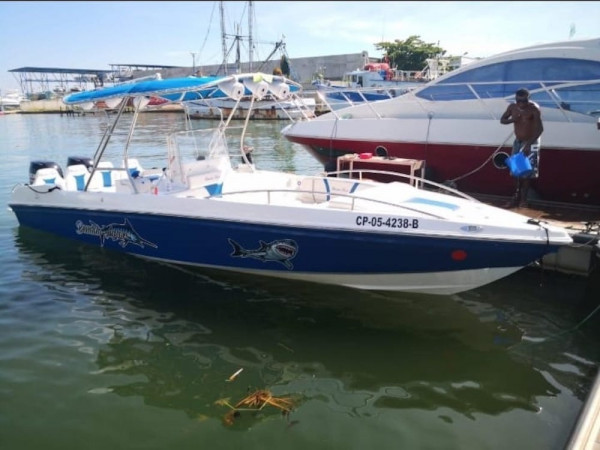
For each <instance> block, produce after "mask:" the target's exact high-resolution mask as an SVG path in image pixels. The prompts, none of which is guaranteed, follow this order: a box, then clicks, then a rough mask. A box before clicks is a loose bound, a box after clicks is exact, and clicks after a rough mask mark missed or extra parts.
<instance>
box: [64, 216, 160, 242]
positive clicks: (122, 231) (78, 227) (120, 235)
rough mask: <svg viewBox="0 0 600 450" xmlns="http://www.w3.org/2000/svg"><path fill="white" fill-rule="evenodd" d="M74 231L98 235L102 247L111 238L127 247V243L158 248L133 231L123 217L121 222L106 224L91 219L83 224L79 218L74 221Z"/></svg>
mask: <svg viewBox="0 0 600 450" xmlns="http://www.w3.org/2000/svg"><path fill="white" fill-rule="evenodd" d="M75 232H76V233H77V234H87V235H89V236H98V237H99V238H100V245H101V246H102V247H104V243H105V242H106V240H111V241H115V242H117V243H118V244H119V245H120V246H121V247H123V248H124V247H127V246H128V245H129V244H132V245H136V246H138V247H141V248H145V247H152V248H158V246H157V245H156V244H155V243H153V242H150V241H148V240H146V239H144V238H142V237H141V236H140V235H139V234H138V233H137V231H135V229H134V228H133V225H131V222H129V220H128V219H125V220H124V221H123V223H110V224H107V225H99V224H97V223H95V222H94V221H92V220H90V223H89V224H85V223H83V222H82V221H81V220H78V221H77V222H75Z"/></svg>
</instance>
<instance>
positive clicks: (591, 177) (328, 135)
mask: <svg viewBox="0 0 600 450" xmlns="http://www.w3.org/2000/svg"><path fill="white" fill-rule="evenodd" d="M323 117H324V116H321V118H323ZM321 118H319V119H321ZM426 125H427V123H426V122H423V121H413V122H411V121H410V120H403V119H388V120H364V119H363V120H352V119H350V120H337V121H336V120H329V121H322V122H319V121H318V120H315V121H311V122H305V123H298V124H294V125H293V126H292V127H290V128H288V129H285V130H284V131H283V134H284V136H285V137H286V138H287V139H288V140H290V141H291V142H295V143H298V144H302V145H303V146H304V147H306V149H307V150H308V151H309V152H310V153H311V154H312V155H313V156H314V157H315V158H316V159H318V160H319V161H320V162H321V163H322V164H323V165H324V166H325V167H326V168H327V169H329V170H332V169H333V168H334V167H335V163H336V160H337V158H338V157H339V156H342V155H344V154H348V153H367V152H368V153H373V154H375V153H376V151H375V149H376V148H377V147H379V146H382V147H384V148H385V149H386V150H387V153H388V155H389V156H392V157H400V158H409V159H418V160H424V161H426V177H427V178H428V179H430V180H432V181H435V182H438V183H447V182H451V183H454V185H455V186H456V188H457V189H458V190H461V191H463V192H469V193H479V194H490V195H500V196H510V195H512V194H514V191H515V178H513V177H512V176H511V175H510V173H509V171H508V168H507V167H506V165H505V164H503V161H504V160H503V159H498V160H496V158H497V157H498V155H500V154H503V155H504V156H507V155H510V154H511V151H512V137H511V138H510V139H507V137H506V133H507V131H510V129H507V128H500V126H499V125H498V124H497V123H493V122H491V121H489V120H488V121H486V120H479V121H472V128H471V131H470V132H469V133H466V132H465V133H461V132H460V129H461V127H463V128H464V123H460V121H459V120H456V121H451V120H447V121H446V122H445V123H444V124H442V125H439V126H438V129H437V130H436V128H434V127H435V124H432V125H431V127H430V128H428V129H427V128H426ZM553 125H554V127H553V128H551V126H553ZM561 125H562V126H561ZM592 125H593V124H592ZM592 125H590V124H588V123H582V124H573V123H571V124H569V125H568V127H569V129H568V130H567V129H566V128H565V125H564V124H558V123H556V124H552V123H548V125H547V128H548V129H547V130H546V131H545V135H544V137H543V138H542V147H541V151H540V162H539V169H540V174H539V178H537V179H533V180H532V182H531V187H532V189H533V191H534V192H535V195H536V196H537V198H538V199H540V200H546V201H555V202H570V203H580V204H585V205H594V206H598V205H600V183H599V182H598V167H600V151H599V150H598V149H597V148H594V147H593V143H590V145H588V146H586V145H583V144H580V143H581V142H593V138H596V139H598V136H600V134H598V130H596V129H595V127H592ZM424 127H425V128H424ZM442 127H443V128H442ZM453 129H454V130H455V131H452V130H453ZM426 133H429V136H427V137H425V136H424V135H425V134H426ZM434 133H436V134H434ZM437 136H445V137H444V138H441V137H440V138H438V137H437ZM569 136H570V137H569ZM569 140H570V141H571V143H572V144H573V145H569ZM575 140H576V141H577V143H575V142H574V141H575ZM494 156H496V158H494Z"/></svg>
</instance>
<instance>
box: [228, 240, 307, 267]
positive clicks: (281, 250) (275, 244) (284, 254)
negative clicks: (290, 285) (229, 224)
mask: <svg viewBox="0 0 600 450" xmlns="http://www.w3.org/2000/svg"><path fill="white" fill-rule="evenodd" d="M227 240H228V241H229V243H230V244H231V246H232V247H233V253H231V256H234V257H238V258H254V259H258V260H260V261H262V262H265V261H276V262H278V263H281V264H283V265H284V266H285V267H287V268H288V269H290V270H291V269H293V268H294V265H293V264H292V263H291V262H290V260H291V259H293V258H294V256H296V253H298V244H296V241H293V240H291V239H282V240H280V241H272V242H269V243H268V244H267V243H266V242H264V241H258V242H259V243H260V247H259V248H257V249H255V250H248V249H245V248H242V246H241V245H240V244H238V243H237V242H235V241H234V240H233V239H229V238H228V239H227Z"/></svg>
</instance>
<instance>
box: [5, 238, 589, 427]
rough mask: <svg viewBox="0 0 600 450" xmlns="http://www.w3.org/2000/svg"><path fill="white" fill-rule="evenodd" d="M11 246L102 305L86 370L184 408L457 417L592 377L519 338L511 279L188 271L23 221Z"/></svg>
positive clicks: (46, 280)
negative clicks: (469, 286)
mask: <svg viewBox="0 0 600 450" xmlns="http://www.w3.org/2000/svg"><path fill="white" fill-rule="evenodd" d="M16 245H17V248H18V249H19V254H20V257H21V259H22V261H23V263H24V264H25V265H27V266H30V267H31V268H32V270H31V271H29V272H26V273H25V275H24V276H25V277H29V278H30V279H31V280H35V281H36V282H38V283H40V284H41V285H42V286H45V288H46V289H51V290H57V291H61V292H63V293H65V292H71V293H72V295H77V296H78V297H80V298H81V299H83V301H86V302H90V303H91V305H93V307H94V308H97V309H98V311H99V312H100V313H101V318H98V319H97V320H96V323H95V324H90V325H89V326H88V329H87V330H86V329H83V330H82V333H84V334H95V335H96V338H97V342H98V345H97V348H96V349H95V350H94V351H95V353H96V354H97V357H96V359H95V361H96V364H97V370H96V371H94V375H97V376H99V377H106V384H105V388H104V389H105V392H112V393H116V394H118V395H120V396H138V397H141V398H143V400H144V402H145V403H146V404H148V405H153V406H157V407H161V408H170V409H176V410H181V411H184V412H185V413H186V414H187V415H188V416H189V417H194V418H206V417H221V416H223V415H224V414H225V413H226V412H227V409H226V408H224V407H223V406H220V405H217V404H215V402H216V401H217V400H219V399H222V398H230V399H231V401H232V402H236V401H238V400H239V399H241V398H243V397H245V396H246V395H247V393H248V390H253V389H262V388H267V389H269V390H271V391H272V392H273V393H274V395H294V396H297V397H299V398H300V406H299V407H298V409H297V410H296V411H294V413H293V416H296V417H302V415H303V413H302V409H303V407H304V406H303V405H307V404H309V403H310V404H313V403H314V402H317V403H320V404H323V405H326V407H327V408H328V409H329V410H330V411H332V413H334V414H337V413H340V414H344V415H348V416H352V417H356V416H358V417H373V416H377V415H386V414H387V413H388V412H389V411H398V410H407V411H409V410H410V411H413V412H414V411H439V410H444V411H452V412H453V413H456V414H457V415H459V416H463V417H467V418H473V417H474V416H475V415H477V414H486V415H498V414H501V413H504V412H509V411H512V410H522V411H530V412H538V411H539V409H540V406H539V401H540V399H541V398H544V397H553V396H557V395H558V394H559V393H560V391H561V389H562V388H563V386H564V385H569V384H572V385H573V384H577V383H578V382H579V383H581V386H580V387H579V388H577V386H574V391H575V393H576V394H577V395H578V396H579V395H584V394H585V393H586V392H587V389H589V388H588V387H587V386H589V379H588V375H585V376H573V374H570V376H565V377H564V379H561V378H560V376H559V377H556V376H554V375H553V376H549V375H548V374H549V373H552V374H556V373H557V369H556V368H555V367H553V366H552V365H553V364H554V362H555V360H556V358H557V356H558V357H562V353H561V349H562V347H559V348H558V349H557V347H553V346H546V347H544V348H542V349H541V350H538V349H536V350H535V352H532V351H531V350H529V349H528V350H525V351H519V350H518V349H519V348H520V347H519V346H520V345H521V344H522V342H523V341H522V338H523V336H524V335H525V334H528V333H530V331H531V330H529V329H527V330H525V329H526V328H527V320H529V318H530V314H533V313H534V312H536V311H535V309H536V308H537V307H538V306H539V305H531V304H527V305H529V306H524V307H523V308H522V307H521V305H520V302H519V300H518V296H517V292H514V294H515V300H514V302H511V301H510V300H509V301H508V303H507V304H505V305H502V306H495V305H494V302H497V301H498V298H499V294H498V289H500V290H502V289H503V290H504V291H505V292H509V293H510V291H511V286H512V284H511V283H509V282H507V284H506V285H494V287H493V289H491V288H490V290H477V291H473V292H472V293H468V294H465V295H461V296H455V297H453V298H451V297H435V296H431V297H430V296H423V295H398V294H378V293H372V292H361V291H357V290H353V289H345V288H338V287H330V286H316V285H313V284H308V283H299V282H290V281H285V280H272V279H267V278H260V277H256V278H254V277H244V276H239V275H235V274H224V273H222V272H213V271H196V270H194V271H191V270H187V269H183V268H176V267H170V266H165V265H162V264H156V263H151V262H146V261H142V260H139V259H136V258H132V257H128V256H125V255H120V254H116V253H112V252H110V251H106V250H102V249H97V248H92V247H88V246H84V245H80V244H76V243H72V242H70V241H65V240H63V239H60V238H56V237H54V236H50V235H46V234H44V233H40V232H37V231H32V230H28V229H25V228H19V229H18V231H17V232H16ZM513 282H514V281H513ZM523 285H526V283H525V282H523V283H521V286H523ZM73 286H77V291H76V292H75V293H73V290H72V287H73ZM515 289H516V288H515ZM521 289H522V288H521ZM521 298H522V297H521ZM80 301H82V300H80ZM519 308H522V310H521V309H519ZM528 308H532V311H528V310H527V309H528ZM511 309H512V310H513V311H512V312H510V313H509V310H511ZM521 311H523V312H521ZM561 311H562V309H561V310H559V311H557V312H555V311H552V310H550V312H548V310H546V313H545V314H547V318H546V321H547V323H548V324H551V323H553V322H554V323H558V322H560V321H562V320H565V318H564V317H561V316H555V315H554V314H556V313H558V312H561ZM519 314H522V315H523V317H525V318H526V320H525V321H524V322H520V321H515V320H514V318H515V317H518V315H519ZM507 316H510V317H511V318H512V319H511V320H507ZM523 323H525V326H523ZM570 325H574V323H573V322H570ZM561 326H562V325H561ZM97 327H102V329H104V330H108V331H109V332H108V333H98V332H97V330H96V328H97ZM537 331H538V332H539V333H545V334H551V333H552V332H553V331H554V330H552V329H550V330H548V329H546V328H543V326H542V328H540V329H538V330H537ZM97 336H103V337H102V338H98V337H97ZM572 339H576V337H572ZM557 351H558V355H557ZM571 362H573V361H571ZM588 363H589V361H588ZM590 364H591V365H589V364H588V366H589V367H594V368H595V365H594V364H593V363H590ZM585 365H586V364H585V363H582V364H580V366H582V367H583V366H585ZM239 368H244V371H243V372H242V374H240V376H239V377H238V378H237V379H236V380H235V381H234V382H231V383H228V382H226V381H225V380H226V379H227V378H228V377H229V376H230V375H231V374H232V373H234V372H235V371H236V370H238V369H239ZM558 372H559V373H560V372H561V371H560V370H558ZM586 382H587V383H588V384H586ZM584 386H586V387H585V388H584ZM313 407H314V406H313ZM265 413H266V412H265ZM439 418H440V419H441V420H444V421H446V422H452V421H453V420H455V418H452V417H451V414H443V415H440V416H439Z"/></svg>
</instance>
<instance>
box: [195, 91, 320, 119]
mask: <svg viewBox="0 0 600 450" xmlns="http://www.w3.org/2000/svg"><path fill="white" fill-rule="evenodd" d="M315 108H316V101H315V99H314V98H311V97H297V98H294V99H293V100H278V99H277V98H275V97H273V96H272V95H267V96H265V98H264V99H262V100H261V101H260V102H257V103H256V104H255V105H253V108H252V109H251V108H250V102H249V101H240V102H239V104H237V105H236V102H235V101H232V100H231V99H211V100H197V101H191V102H186V103H185V105H184V110H185V112H186V114H187V115H188V116H189V118H190V119H213V120H223V118H224V117H228V116H229V115H230V114H231V112H232V111H233V112H234V115H233V118H234V119H245V118H246V116H247V115H248V113H249V111H252V113H251V114H250V118H251V119H253V120H289V119H299V118H305V119H312V118H314V117H315Z"/></svg>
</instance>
